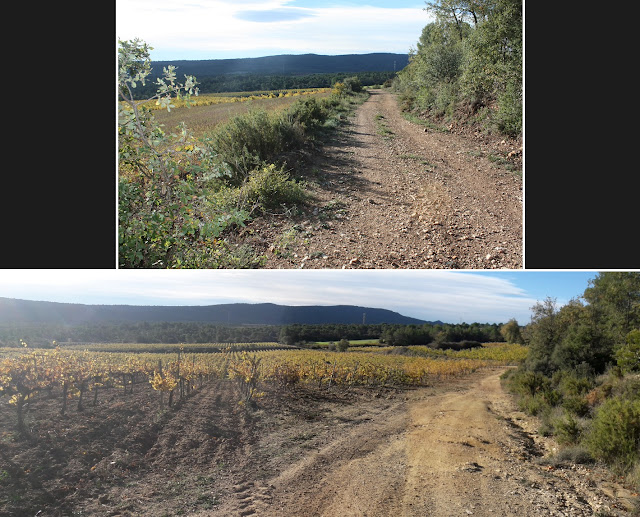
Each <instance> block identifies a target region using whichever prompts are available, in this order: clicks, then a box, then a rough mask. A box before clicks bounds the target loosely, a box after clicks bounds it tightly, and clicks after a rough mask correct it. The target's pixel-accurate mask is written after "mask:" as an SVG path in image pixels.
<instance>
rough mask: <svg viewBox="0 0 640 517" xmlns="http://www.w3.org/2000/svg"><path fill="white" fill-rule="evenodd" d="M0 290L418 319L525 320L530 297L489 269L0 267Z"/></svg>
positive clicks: (83, 299) (52, 297) (70, 298)
mask: <svg viewBox="0 0 640 517" xmlns="http://www.w3.org/2000/svg"><path fill="white" fill-rule="evenodd" d="M0 296H4V297H10V298H25V299H32V300H48V301H62V302H75V303H88V304H94V303H97V304H131V305H145V304H150V305H209V304H217V303H229V302H248V303H259V302H270V303H277V304H287V305H360V306H366V307H377V308H384V309H390V310H395V311H397V312H400V313H402V314H405V315H407V316H413V317H416V318H421V319H425V320H437V319H440V320H443V321H449V322H456V323H457V322H461V321H466V322H473V321H479V322H485V321H487V322H501V321H506V320H508V319H510V318H512V317H515V318H516V319H518V321H520V322H522V323H527V322H528V320H529V317H530V316H529V308H530V307H531V306H532V305H533V304H534V303H535V301H536V300H535V298H534V297H532V296H531V295H530V294H529V293H528V292H526V291H525V290H524V289H522V288H521V287H519V286H518V285H517V284H516V283H515V282H513V281H512V280H509V279H507V278H501V277H499V276H496V275H491V276H488V275H483V274H482V273H463V272H449V271H429V270H400V271H395V270H350V271H342V270H319V271H281V270H260V271H240V270H226V271H219V270H218V271H207V270H197V271H193V270H186V271H185V270H182V271H153V270H149V271H132V270H120V271H74V272H62V271H55V272H52V271H44V270H41V271H38V272H35V273H34V272H20V271H18V272H16V271H14V272H6V271H5V272H0Z"/></svg>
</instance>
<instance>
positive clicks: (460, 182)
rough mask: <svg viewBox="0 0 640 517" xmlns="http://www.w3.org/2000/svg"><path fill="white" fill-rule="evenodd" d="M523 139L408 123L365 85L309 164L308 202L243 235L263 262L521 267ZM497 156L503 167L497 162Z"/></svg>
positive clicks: (385, 95) (383, 94)
mask: <svg viewBox="0 0 640 517" xmlns="http://www.w3.org/2000/svg"><path fill="white" fill-rule="evenodd" d="M520 153H521V145H520V144H519V142H516V141H507V140H504V139H499V138H498V139H496V138H493V139H491V138H489V137H481V136H479V135H473V134H466V133H465V132H464V131H456V128H455V127H454V126H451V128H450V130H449V131H446V132H442V131H436V130H432V129H425V127H424V126H422V125H419V124H416V123H412V122H409V121H407V120H406V119H405V118H404V117H403V116H402V115H401V113H400V109H399V107H398V103H397V101H396V97H395V95H394V94H392V93H390V92H388V91H385V90H378V91H376V90H373V91H371V97H370V98H369V99H368V100H367V101H366V102H365V103H364V104H363V105H362V106H360V107H359V108H358V110H357V112H356V114H355V117H354V119H353V120H352V121H351V122H350V123H349V124H348V125H347V126H346V129H343V130H341V131H339V134H338V135H337V136H336V137H335V138H333V140H332V141H331V142H329V143H328V144H327V145H325V146H323V147H322V148H321V150H320V152H319V153H317V154H315V155H314V157H313V159H312V162H311V163H308V164H307V166H306V177H307V178H308V180H309V187H310V190H311V192H312V193H313V195H314V196H315V201H314V203H313V204H312V205H311V207H310V208H309V210H308V211H306V213H304V214H303V215H302V217H298V218H296V219H295V220H292V219H290V218H280V219H279V220H278V218H273V219H270V220H269V219H267V220H266V221H262V222H261V223H258V224H257V225H253V226H252V225H250V226H249V228H248V230H247V233H251V232H254V234H255V235H260V236H261V237H257V238H255V239H254V241H253V242H252V243H253V244H254V245H257V246H258V249H259V248H260V245H262V246H263V249H261V250H260V251H263V252H264V253H265V254H266V255H267V257H268V261H267V263H266V267H268V268H447V269H454V268H461V269H493V268H521V267H522V178H521V176H520V175H519V174H518V173H514V172H512V171H510V170H508V169H507V168H505V167H504V164H505V163H507V160H508V159H510V160H511V161H512V162H513V161H518V160H520V159H521V156H520ZM500 161H502V165H500Z"/></svg>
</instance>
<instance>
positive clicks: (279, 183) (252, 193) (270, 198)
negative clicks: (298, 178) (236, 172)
mask: <svg viewBox="0 0 640 517" xmlns="http://www.w3.org/2000/svg"><path fill="white" fill-rule="evenodd" d="M242 191H243V194H244V195H245V196H246V199H247V202H248V203H249V204H253V203H257V204H258V205H259V206H260V207H262V208H263V209H277V208H281V207H283V206H293V205H299V204H302V203H305V202H306V201H307V200H308V199H309V195H308V193H307V192H306V191H305V190H304V188H303V187H302V186H301V185H300V184H299V183H296V182H295V181H294V180H292V179H290V178H289V174H288V173H287V172H285V171H284V170H283V168H276V166H275V165H273V164H271V165H264V166H262V167H261V168H259V169H256V170H254V171H252V172H251V173H250V175H249V181H248V182H247V183H246V185H245V186H244V187H243V188H242Z"/></svg>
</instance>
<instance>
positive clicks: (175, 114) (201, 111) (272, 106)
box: [153, 90, 330, 137]
mask: <svg viewBox="0 0 640 517" xmlns="http://www.w3.org/2000/svg"><path fill="white" fill-rule="evenodd" d="M308 95H312V96H313V97H314V98H316V99H320V98H323V97H328V96H329V95H330V91H324V90H319V91H318V93H313V94H305V95H304V96H299V95H296V96H290V97H275V98H268V97H258V98H253V99H252V98H248V100H242V101H240V100H238V101H235V102H234V101H232V100H231V101H230V99H240V97H229V96H228V95H227V96H224V97H222V96H221V97H219V98H220V99H221V100H222V99H223V98H224V100H222V102H217V103H211V104H208V103H206V104H205V103H203V104H202V105H196V106H192V107H190V108H184V107H182V108H173V109H172V110H171V111H170V112H168V111H166V110H157V111H154V112H153V115H154V117H155V119H156V120H157V121H158V122H159V123H161V124H164V125H165V130H170V129H172V128H175V127H176V126H177V125H178V124H179V123H180V122H184V123H185V125H186V126H187V128H188V129H189V130H190V131H191V132H192V134H193V135H194V136H195V137H201V136H203V135H205V134H206V133H208V132H210V131H212V130H213V129H214V128H215V127H216V126H217V125H218V124H221V123H224V122H226V121H227V120H229V119H230V118H231V117H234V116H236V115H241V114H243V113H247V112H248V111H251V110H257V109H263V110H265V111H282V110H284V109H287V108H288V107H289V106H291V105H292V104H293V103H294V102H296V101H297V100H298V99H300V98H306V97H307V96H308ZM243 99H247V98H246V97H244V98H243Z"/></svg>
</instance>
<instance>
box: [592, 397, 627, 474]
mask: <svg viewBox="0 0 640 517" xmlns="http://www.w3.org/2000/svg"><path fill="white" fill-rule="evenodd" d="M586 444H587V447H588V449H589V451H590V452H591V454H593V456H594V457H595V458H597V459H602V460H604V461H606V462H607V463H609V464H610V465H612V466H613V467H614V468H616V469H617V470H619V471H629V470H630V469H631V468H632V466H633V465H634V463H636V462H638V460H639V458H638V446H639V445H640V399H638V398H636V399H624V398H621V397H614V398H611V399H609V400H607V401H606V402H604V403H603V404H602V405H601V406H600V407H599V408H598V409H597V410H596V413H595V416H594V418H593V422H592V426H591V431H590V432H589V434H588V435H587V437H586Z"/></svg>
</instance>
